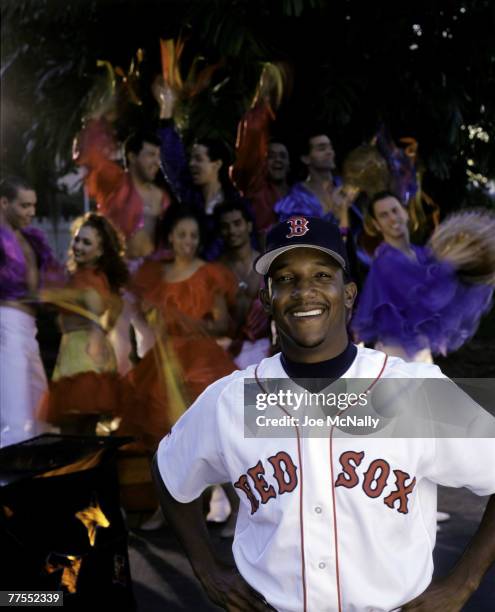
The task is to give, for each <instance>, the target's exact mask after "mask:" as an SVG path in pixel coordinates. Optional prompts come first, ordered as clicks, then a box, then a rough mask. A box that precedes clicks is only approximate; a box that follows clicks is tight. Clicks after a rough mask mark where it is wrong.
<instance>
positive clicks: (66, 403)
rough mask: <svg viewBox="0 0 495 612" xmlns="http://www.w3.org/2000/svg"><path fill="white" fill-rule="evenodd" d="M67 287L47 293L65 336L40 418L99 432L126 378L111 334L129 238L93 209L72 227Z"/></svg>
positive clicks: (72, 430)
mask: <svg viewBox="0 0 495 612" xmlns="http://www.w3.org/2000/svg"><path fill="white" fill-rule="evenodd" d="M67 270H68V273H69V278H68V281H67V283H66V285H65V287H63V288H58V289H49V290H45V291H44V292H43V295H42V298H43V299H44V300H45V301H48V302H51V303H53V304H55V305H56V306H57V307H58V308H59V309H60V315H59V325H60V328H61V331H62V339H61V343H60V349H59V353H58V357H57V363H56V366H55V369H54V372H53V376H52V380H51V382H50V385H49V391H48V393H47V394H46V396H45V397H44V399H43V402H42V405H41V408H40V416H41V417H42V418H44V419H45V420H47V421H49V422H51V423H53V424H54V425H58V426H60V427H61V429H62V431H63V432H65V433H79V434H83V433H85V434H94V433H95V430H96V424H97V422H98V420H99V418H100V417H101V416H102V415H104V416H106V417H111V416H115V415H116V414H117V413H118V409H119V406H120V398H121V395H122V387H121V380H120V378H119V376H118V374H117V364H116V358H115V354H114V351H113V348H112V346H111V344H110V342H109V341H108V339H107V333H108V332H109V331H110V330H111V328H112V327H113V324H114V323H115V321H116V319H117V316H118V314H119V312H120V308H121V303H122V302H121V298H120V290H121V288H122V287H123V285H124V284H125V283H126V281H127V278H128V271H127V267H126V264H125V262H124V259H123V242H122V240H121V238H120V236H119V234H118V233H117V231H116V230H115V228H114V227H113V226H112V224H111V223H110V222H109V221H108V220H107V219H105V217H103V216H101V215H98V214H96V213H88V214H86V215H84V216H83V217H80V218H79V219H77V220H76V221H75V222H74V224H73V226H72V242H71V246H70V250H69V258H68V263H67Z"/></svg>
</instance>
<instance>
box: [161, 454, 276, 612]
mask: <svg viewBox="0 0 495 612" xmlns="http://www.w3.org/2000/svg"><path fill="white" fill-rule="evenodd" d="M152 474H153V480H154V483H155V486H156V489H157V491H158V497H159V499H160V505H161V507H162V510H163V514H164V515H165V517H166V519H167V521H168V523H169V525H170V526H171V527H172V530H173V531H174V533H175V535H176V536H177V538H178V540H179V542H180V543H181V544H182V547H183V548H184V550H185V552H186V555H187V557H188V558H189V561H190V563H191V565H192V568H193V570H194V573H195V574H196V576H197V578H198V580H199V581H200V582H201V584H202V586H203V588H204V590H205V591H206V593H207V595H208V597H209V598H210V599H211V600H212V601H213V602H214V603H216V604H217V605H219V606H221V607H223V608H224V609H226V610H231V611H232V612H233V611H234V610H235V611H239V612H242V611H246V612H248V611H250V610H254V611H261V610H264V611H266V610H267V609H270V607H269V606H268V604H266V602H265V601H264V598H263V597H262V595H260V594H259V593H257V592H256V591H255V590H254V589H252V588H251V587H250V586H249V584H248V583H247V582H246V581H245V580H244V579H243V578H242V576H241V575H240V574H239V572H238V571H237V569H236V568H233V567H228V566H226V565H223V564H222V563H220V562H219V561H218V559H216V557H215V554H214V551H213V549H212V546H211V542H210V537H209V535H208V531H207V529H206V523H205V519H204V517H203V514H202V510H201V501H200V499H199V498H198V499H196V500H194V501H192V502H190V503H187V504H182V503H180V502H178V501H177V500H176V499H175V498H174V497H172V495H171V494H170V493H169V491H168V489H167V487H166V486H165V483H164V482H163V480H162V477H161V475H160V471H159V468H158V461H157V457H156V455H155V457H154V458H153V465H152Z"/></svg>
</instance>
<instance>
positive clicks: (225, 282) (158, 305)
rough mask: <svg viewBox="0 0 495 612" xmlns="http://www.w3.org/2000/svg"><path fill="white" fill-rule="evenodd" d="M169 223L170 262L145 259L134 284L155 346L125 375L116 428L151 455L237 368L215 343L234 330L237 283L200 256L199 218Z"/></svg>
mask: <svg viewBox="0 0 495 612" xmlns="http://www.w3.org/2000/svg"><path fill="white" fill-rule="evenodd" d="M167 221H168V223H167V236H168V243H169V245H170V248H171V250H172V253H173V255H172V257H170V258H167V259H162V260H160V261H156V260H149V261H146V262H145V263H144V264H143V265H142V266H141V268H140V269H139V270H138V271H137V273H136V274H135V276H134V277H133V279H132V282H131V287H132V290H133V291H134V293H135V294H136V296H137V297H138V299H139V300H140V303H141V308H142V309H143V311H144V312H145V313H146V315H147V317H148V320H149V321H150V322H151V324H152V325H153V327H154V329H155V333H156V340H157V341H156V343H155V346H154V347H153V348H152V349H151V350H150V351H148V353H147V354H146V355H145V356H144V358H143V359H142V360H141V362H140V363H139V364H138V365H137V366H136V367H135V368H134V369H133V370H131V372H130V373H129V374H128V376H127V379H128V382H129V383H130V390H129V391H130V392H129V394H128V401H126V403H125V406H124V414H123V419H122V423H121V427H120V430H119V433H122V434H132V435H134V436H136V437H137V438H138V440H139V444H140V446H141V447H144V448H145V449H146V450H149V451H152V452H154V451H155V450H156V448H157V446H158V443H159V442H160V440H161V438H162V437H163V436H164V435H165V434H167V433H168V431H169V430H170V428H171V426H172V425H173V424H174V422H175V421H176V420H177V418H178V417H179V416H180V414H181V413H182V412H183V411H184V410H185V409H186V408H187V407H188V406H189V405H190V404H191V403H192V402H193V401H194V400H195V399H196V397H197V396H198V395H199V394H200V393H201V392H202V391H203V390H204V389H206V387H208V385H210V384H211V383H213V382H214V381H215V380H218V379H219V378H222V377H223V376H226V375H227V374H230V373H231V372H232V371H234V370H235V369H236V366H235V364H234V362H233V361H232V359H231V358H230V357H229V355H228V354H227V352H226V351H225V350H224V349H223V348H222V347H221V346H220V345H219V344H218V343H217V339H219V338H222V337H225V336H227V334H228V332H229V327H230V317H229V311H228V306H229V305H230V304H232V303H233V302H234V301H235V296H236V291H237V283H236V280H235V278H234V276H233V275H232V273H231V272H230V271H229V270H228V269H227V268H225V267H224V266H222V265H220V264H213V263H207V262H205V261H203V260H202V259H200V258H199V257H198V251H199V248H200V243H201V229H200V228H201V223H200V221H199V220H198V218H197V217H196V216H195V215H194V213H192V212H190V211H188V210H185V209H184V208H183V207H182V210H181V209H179V210H178V211H170V215H169V218H168V220H167Z"/></svg>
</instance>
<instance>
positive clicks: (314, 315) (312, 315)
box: [292, 308, 323, 317]
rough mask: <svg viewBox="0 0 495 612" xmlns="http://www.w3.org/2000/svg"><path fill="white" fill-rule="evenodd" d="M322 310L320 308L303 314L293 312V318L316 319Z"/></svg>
mask: <svg viewBox="0 0 495 612" xmlns="http://www.w3.org/2000/svg"><path fill="white" fill-rule="evenodd" d="M322 312H323V310H322V309H321V308H317V309H316V310H306V311H305V312H293V313H292V314H293V316H294V317H316V316H318V315H321V314H322Z"/></svg>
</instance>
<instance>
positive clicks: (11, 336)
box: [0, 306, 47, 447]
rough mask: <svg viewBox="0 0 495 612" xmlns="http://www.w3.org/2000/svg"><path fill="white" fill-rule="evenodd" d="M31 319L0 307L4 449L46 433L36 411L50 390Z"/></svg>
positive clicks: (0, 419)
mask: <svg viewBox="0 0 495 612" xmlns="http://www.w3.org/2000/svg"><path fill="white" fill-rule="evenodd" d="M36 331H37V330H36V320H35V319H34V317H32V316H31V315H29V314H27V313H25V312H22V311H21V310H17V309H16V308H11V307H8V306H0V447H2V446H8V445H9V444H16V443H17V442H21V441H22V440H27V439H28V438H32V437H34V436H37V435H39V434H40V433H43V432H44V431H46V424H44V423H41V422H39V421H37V419H36V411H37V408H38V404H39V402H40V400H41V397H42V395H43V394H44V392H45V391H46V389H47V380H46V374H45V369H44V367H43V363H42V361H41V356H40V350H39V346H38V342H37V340H36Z"/></svg>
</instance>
